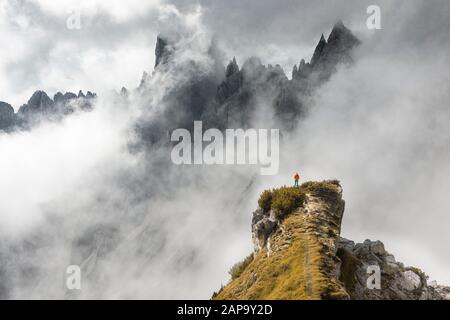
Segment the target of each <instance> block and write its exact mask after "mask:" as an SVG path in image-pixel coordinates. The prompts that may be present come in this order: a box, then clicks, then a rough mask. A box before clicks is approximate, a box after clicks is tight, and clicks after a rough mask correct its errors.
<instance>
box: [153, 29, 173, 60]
mask: <svg viewBox="0 0 450 320" xmlns="http://www.w3.org/2000/svg"><path fill="white" fill-rule="evenodd" d="M170 51H171V50H170V47H169V43H168V41H167V40H164V39H163V38H162V37H161V36H158V38H157V39H156V48H155V68H157V67H158V66H159V65H161V64H166V63H167V61H168V60H169V57H170Z"/></svg>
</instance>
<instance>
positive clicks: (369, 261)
mask: <svg viewBox="0 0 450 320" xmlns="http://www.w3.org/2000/svg"><path fill="white" fill-rule="evenodd" d="M342 194H343V189H342V187H341V185H340V183H339V181H335V180H333V181H323V182H307V183H304V184H303V185H302V186H301V187H300V188H289V187H282V188H279V189H273V190H267V191H265V192H263V194H262V195H261V197H260V199H259V201H258V209H257V210H256V211H255V212H254V213H253V219H252V239H253V244H254V253H253V254H251V255H250V256H248V257H247V258H246V259H245V260H244V261H242V262H241V263H238V264H236V265H235V266H234V267H232V268H231V270H230V274H231V276H232V279H231V281H230V282H229V283H228V284H227V285H226V286H225V287H223V288H222V289H221V290H220V291H219V292H218V293H215V294H214V295H213V298H215V299H224V300H241V299H250V300H254V299H255V300H266V299H275V300H278V299H280V300H297V299H300V300H303V299H307V300H309V299H313V300H317V299H356V300H361V299H362V300H380V299H387V300H391V299H410V300H419V299H422V300H423V299H429V300H442V299H450V288H448V287H444V286H438V285H437V284H433V285H429V284H428V282H427V276H426V275H425V274H424V273H423V272H422V271H421V270H420V269H418V268H413V267H405V266H404V265H403V264H402V263H400V262H397V261H396V260H395V258H394V256H393V255H391V254H390V253H389V252H387V251H386V249H385V247H384V245H383V243H382V242H380V241H370V240H366V241H365V242H364V243H359V244H355V243H354V242H353V241H350V240H347V239H344V238H341V237H340V232H341V224H342V221H343V214H344V209H345V201H344V200H343V199H342ZM374 266H376V267H378V268H379V269H380V276H381V277H382V278H381V281H380V286H381V287H380V288H372V287H369V286H367V283H368V281H367V280H368V277H369V275H370V274H371V273H370V274H369V275H368V272H367V270H368V268H369V267H371V268H373V267H374Z"/></svg>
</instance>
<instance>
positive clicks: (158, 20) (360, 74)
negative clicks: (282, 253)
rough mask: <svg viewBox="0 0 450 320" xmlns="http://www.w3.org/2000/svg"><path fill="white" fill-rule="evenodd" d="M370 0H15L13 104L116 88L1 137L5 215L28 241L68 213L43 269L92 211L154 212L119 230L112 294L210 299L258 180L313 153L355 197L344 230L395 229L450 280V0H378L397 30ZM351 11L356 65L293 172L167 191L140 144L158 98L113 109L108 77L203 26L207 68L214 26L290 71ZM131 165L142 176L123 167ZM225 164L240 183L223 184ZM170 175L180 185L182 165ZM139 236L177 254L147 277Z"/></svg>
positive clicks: (166, 82)
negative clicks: (147, 192)
mask: <svg viewBox="0 0 450 320" xmlns="http://www.w3.org/2000/svg"><path fill="white" fill-rule="evenodd" d="M370 4H373V1H356V0H355V1H337V0H334V1H323V0H318V1H303V0H297V1H293V0H292V1H291V0H289V1H288V0H282V1H268V0H249V1H237V0H230V1H187V2H186V1H164V0H161V1H159V0H151V1H145V2H143V1H137V0H129V1H127V2H126V4H125V3H124V2H123V1H118V0H117V1H106V0H104V1H103V0H93V1H50V0H46V1H41V0H29V1H13V0H0V38H1V39H2V50H1V52H0V101H6V102H9V103H11V104H12V105H13V106H14V107H15V108H16V110H17V108H18V107H20V105H21V104H23V103H25V102H26V101H27V100H28V98H29V97H30V96H31V94H32V93H33V92H34V91H35V90H38V89H43V90H45V91H47V92H48V93H49V94H50V95H51V94H54V93H56V92H57V91H73V92H78V90H80V89H81V90H84V91H87V90H90V91H95V92H97V93H99V94H100V96H101V97H102V98H101V99H100V101H99V103H98V106H97V107H96V109H95V111H94V112H92V113H87V114H79V115H76V116H74V117H70V118H68V119H66V120H64V121H63V122H62V123H59V124H49V125H45V126H40V127H39V128H37V129H34V130H33V132H21V133H17V134H12V135H0V155H1V157H0V176H1V177H2V184H1V186H0V194H2V195H5V194H6V195H7V196H6V197H5V199H8V201H0V211H1V213H2V214H1V216H0V229H3V230H9V231H11V230H12V231H11V234H12V237H19V238H20V237H22V236H24V234H25V235H27V232H28V230H29V228H31V227H32V226H36V225H39V223H41V222H42V221H43V220H45V217H46V214H48V212H64V213H59V214H57V215H56V217H57V218H56V220H55V221H56V222H55V221H53V220H52V221H53V222H51V223H49V224H46V227H45V228H43V229H42V230H44V231H45V230H47V229H46V228H48V229H49V230H51V231H52V232H55V237H54V238H52V241H53V242H52V243H54V245H52V246H51V248H52V251H51V253H52V254H53V257H54V261H55V262H54V263H51V264H48V265H47V266H46V269H45V271H46V272H47V271H49V270H50V271H54V270H58V267H59V265H58V263H62V264H63V263H65V262H66V261H68V260H70V257H68V254H69V253H68V252H67V250H66V249H67V247H68V243H71V241H73V238H76V231H77V230H78V229H77V226H78V228H79V230H83V232H84V229H83V228H82V227H80V226H81V225H84V224H86V223H89V224H90V223H92V224H94V225H95V224H96V223H97V222H98V221H99V220H102V221H106V222H104V223H105V224H108V223H110V224H111V225H112V226H113V227H114V228H116V227H117V223H118V222H117V221H122V220H121V219H125V218H124V217H123V215H124V212H127V213H128V212H129V213H132V215H133V217H134V216H136V217H141V215H142V213H144V212H151V214H149V216H148V218H147V220H149V221H147V220H146V221H145V223H144V225H148V226H155V225H156V226H158V230H153V229H151V228H150V229H151V230H152V232H142V234H141V233H138V232H137V231H136V230H134V229H133V228H132V227H133V223H135V222H133V221H129V220H127V219H125V220H124V221H126V223H124V225H125V226H124V227H123V229H120V232H118V237H119V239H122V240H123V239H125V240H123V241H122V240H121V241H119V242H120V243H122V245H121V246H119V248H118V250H119V252H120V254H119V258H118V259H117V260H116V261H109V262H110V263H109V264H107V265H105V267H104V268H101V270H103V271H104V272H105V273H106V274H107V275H108V276H109V277H112V278H114V277H115V276H116V275H117V274H125V276H124V279H125V280H127V282H126V283H125V282H120V281H119V282H116V283H115V284H114V285H105V284H103V285H105V288H106V289H105V290H104V292H105V296H106V297H117V295H116V293H115V292H117V290H118V289H123V290H124V292H126V294H129V295H130V296H138V297H149V296H150V297H163V298H173V297H176V298H183V297H186V296H187V295H188V294H191V297H193V298H209V296H208V294H210V293H211V292H212V291H213V290H216V289H217V288H218V287H220V282H221V281H222V282H225V281H226V280H227V270H228V269H229V267H230V266H231V265H232V264H233V263H234V262H236V261H238V260H240V259H241V258H243V257H245V256H246V255H247V254H248V253H249V252H250V250H251V242H250V241H249V240H250V234H249V225H250V219H251V216H250V213H251V210H254V209H255V208H254V207H255V204H256V199H257V196H258V194H259V192H260V191H261V190H263V189H264V188H267V187H273V186H275V185H283V184H286V181H290V179H291V174H292V172H295V171H297V170H298V167H299V163H300V167H301V172H302V179H306V180H309V179H311V180H320V179H327V178H337V179H340V180H341V181H342V184H343V187H344V199H345V200H346V204H347V206H346V212H345V214H344V225H343V236H345V237H348V238H351V239H353V240H355V241H364V240H365V239H366V238H371V239H372V240H377V239H380V240H382V241H383V242H384V243H385V245H386V248H387V249H388V251H391V252H392V253H394V254H395V256H396V257H397V259H398V260H399V261H403V262H405V263H406V264H410V265H415V266H419V267H421V268H422V269H423V270H424V271H426V272H427V273H428V274H430V275H431V278H432V279H437V280H438V281H440V282H442V283H446V284H450V275H449V273H448V265H449V264H450V255H449V251H448V250H447V248H446V245H447V243H448V242H449V237H448V230H447V229H448V226H449V225H450V218H449V217H448V212H449V210H450V205H449V204H448V202H447V201H446V198H447V191H448V190H450V183H449V182H448V179H447V177H448V176H449V174H450V165H449V163H450V161H448V160H449V158H450V150H449V148H448V146H449V142H450V132H449V131H450V130H449V129H448V125H447V123H448V121H447V119H448V118H449V116H450V110H449V109H448V105H449V102H450V87H449V83H450V81H449V80H450V79H449V75H448V72H447V69H448V68H446V66H448V65H449V62H450V61H449V59H450V58H449V56H448V52H450V39H449V38H450V34H449V33H448V30H450V21H449V19H448V16H449V14H450V4H449V3H448V1H444V0H442V1H439V0H433V1H419V0H408V1H406V0H397V1H387V0H386V1H377V4H378V5H379V6H380V8H381V21H382V22H381V23H382V29H381V30H368V29H367V27H366V19H367V17H368V15H367V13H366V9H367V6H368V5H370ZM77 12H79V13H80V15H79V17H80V20H79V21H80V29H70V28H68V27H67V23H68V19H69V20H70V19H71V18H73V15H74V14H75V15H76V14H77ZM338 20H343V22H344V23H345V25H346V26H347V27H349V28H350V29H351V30H352V31H353V32H354V33H355V34H356V35H357V36H358V37H359V38H360V39H361V41H362V45H361V46H360V48H358V49H357V51H356V52H355V65H354V66H353V67H351V68H350V69H347V68H342V69H340V70H339V71H338V72H337V73H336V74H335V75H334V76H333V78H332V79H331V80H330V82H328V83H327V84H325V85H324V86H323V87H322V88H321V90H320V91H319V92H318V94H317V96H316V97H314V98H315V99H314V108H313V110H312V112H311V113H310V114H309V115H308V117H307V118H306V119H305V120H304V121H303V122H302V123H301V125H300V127H299V129H298V131H296V132H295V133H294V134H292V135H291V136H290V137H288V141H289V144H290V145H291V146H292V148H293V149H295V150H298V152H296V153H295V155H294V156H292V153H291V152H289V153H288V154H286V153H284V154H282V163H283V166H282V168H281V170H280V173H279V174H278V175H276V176H273V177H270V178H267V179H265V180H258V182H257V183H256V184H257V187H256V188H255V189H254V190H252V191H250V192H247V193H246V192H244V191H245V190H247V189H246V186H247V184H248V182H249V181H248V179H247V176H246V173H245V172H242V171H241V170H239V169H236V170H235V171H234V169H233V170H232V171H231V173H230V172H229V171H226V170H225V171H217V172H215V171H214V172H210V171H209V170H206V171H207V172H191V173H189V174H188V175H187V176H186V180H185V181H184V183H186V185H187V186H189V188H188V189H189V192H185V190H181V191H178V192H175V194H174V195H172V196H168V195H167V193H168V192H167V190H166V189H165V188H164V187H161V190H160V189H159V188H160V187H159V185H158V182H160V181H159V180H158V177H157V174H154V172H152V170H154V169H155V168H154V167H153V164H149V165H143V163H142V159H140V158H139V156H135V155H130V154H129V153H127V152H125V150H126V145H127V143H128V140H127V139H128V138H129V136H130V132H129V131H128V130H129V127H128V126H129V125H130V124H131V123H133V121H134V120H135V117H137V116H139V115H142V114H143V113H144V114H145V112H146V110H140V109H139V107H136V108H135V109H136V110H134V109H133V110H131V111H130V110H127V109H125V108H124V106H120V105H119V106H114V107H112V102H111V101H110V100H109V98H108V97H109V94H108V92H110V91H111V90H120V88H121V87H122V86H125V87H127V88H134V87H136V86H137V85H138V84H139V82H140V80H141V76H142V73H143V71H147V72H151V71H152V70H153V65H154V47H155V42H156V36H157V34H159V33H161V32H162V33H169V32H180V31H183V32H184V31H186V30H187V31H189V32H190V31H192V30H194V31H195V32H196V34H200V35H204V36H201V37H198V39H197V40H196V41H193V42H192V43H193V45H194V47H191V48H189V50H187V51H186V52H187V55H188V58H189V57H193V56H195V58H196V59H197V60H198V61H204V62H205V66H206V67H207V66H208V63H209V62H208V59H207V58H206V57H205V55H206V54H205V51H206V48H208V46H207V45H205V44H209V43H210V42H211V41H214V43H215V44H216V45H217V46H218V48H220V51H221V52H222V54H221V55H220V57H219V59H221V60H222V62H223V63H226V62H227V61H228V60H230V59H232V57H233V56H236V58H237V60H238V63H239V64H240V65H242V62H243V61H244V59H246V58H247V57H250V56H253V55H256V56H258V57H260V58H261V60H262V62H263V63H265V64H268V63H271V64H277V63H278V64H280V65H281V66H282V67H283V68H284V69H285V71H286V73H287V74H288V76H289V74H290V72H291V69H292V67H293V65H294V64H296V63H298V62H299V61H300V59H302V58H306V59H309V58H310V57H311V55H312V52H313V50H314V48H315V45H316V44H317V42H318V41H319V39H320V35H321V34H322V33H324V34H325V36H327V35H328V34H329V32H330V30H331V28H332V26H333V25H334V23H336V22H337V21H338ZM70 21H73V20H70ZM177 81H180V79H176V78H170V79H166V78H158V77H156V78H154V79H153V80H152V84H153V85H154V87H155V89H154V91H153V93H154V94H155V97H156V98H155V101H156V102H155V104H157V101H158V93H159V92H163V91H164V90H166V89H167V88H172V87H173V86H175V85H176V83H177ZM136 105H139V103H136ZM159 107H164V106H159ZM128 111H130V112H128ZM154 156H155V158H158V157H160V156H164V155H161V154H154ZM155 161H156V160H155ZM130 171H131V172H134V173H133V174H132V176H131V177H128V176H127V175H125V174H124V172H130ZM244 171H245V170H244ZM178 173H180V172H178ZM124 176H127V178H126V179H125V180H124V179H123V177H124ZM141 177H145V179H146V180H148V181H141V179H142V178H141ZM211 177H214V179H212V178H211ZM217 177H219V180H220V181H221V186H228V187H227V188H228V189H227V190H228V192H221V193H214V194H212V193H211V192H210V190H211V188H215V187H216V179H217ZM168 179H169V181H171V183H173V184H174V185H175V184H178V183H179V182H178V180H177V176H176V174H175V173H174V174H173V176H172V175H171V176H170V177H168ZM138 182H139V183H142V184H143V186H144V187H142V189H145V187H148V188H149V189H152V190H153V189H158V194H159V196H158V197H157V198H153V199H148V200H144V201H142V200H138V199H136V198H137V197H139V196H142V194H141V192H142V190H138V192H136V194H132V193H130V192H124V190H128V191H129V189H130V187H129V186H128V185H127V183H128V184H130V185H132V186H134V185H136V184H137V183H138ZM230 186H231V187H230ZM131 189H132V188H131ZM138 189H139V188H138ZM169 189H170V188H169ZM170 192H173V190H172V189H170ZM242 195H245V198H244V199H243V198H242V197H243V196H242ZM205 199H206V200H205ZM118 203H119V204H118ZM230 203H233V204H235V205H234V206H230V205H229V204H230ZM231 207H232V208H231ZM188 209H189V210H188ZM244 213H245V214H246V215H245V214H244ZM60 217H65V218H64V221H65V222H64V223H63V226H64V227H61V226H60V225H59V224H58V223H59V222H58V221H59V220H58V219H60ZM114 219H116V220H117V221H116V222H113V220H114ZM136 219H137V218H136ZM55 225H57V226H59V227H55ZM74 226H75V227H74ZM114 228H112V230H115V229H114ZM120 228H122V227H120ZM55 230H56V231H55ZM58 230H65V231H67V234H63V233H62V231H58ZM130 230H131V231H130ZM50 233H51V232H49V234H50ZM153 233H155V235H153ZM114 234H115V233H114ZM150 234H151V235H150ZM192 234H194V235H195V234H197V235H201V236H198V237H193V236H192ZM27 236H28V235H27ZM35 237H37V236H35V235H32V238H33V239H34V238H35ZM140 237H144V238H145V237H150V238H151V239H152V241H150V243H151V245H150V247H151V248H148V250H149V252H151V249H152V248H154V247H155V246H156V247H158V246H159V245H160V246H161V248H162V249H161V250H162V254H161V255H160V256H159V260H158V261H159V262H158V263H154V262H152V263H151V264H150V265H151V268H150V269H151V270H152V272H151V274H145V276H143V277H142V278H137V279H136V278H133V277H134V275H135V273H136V272H139V268H142V270H147V269H145V268H146V267H147V265H146V263H148V262H146V260H145V259H143V258H142V257H141V256H139V255H137V254H136V256H132V258H135V259H136V260H135V261H134V262H135V265H136V266H135V268H131V269H130V270H127V269H124V268H123V266H122V265H121V263H120V262H121V261H126V260H127V259H130V256H128V255H127V254H129V253H127V251H129V252H141V251H142V250H143V249H142V248H140V247H138V248H136V247H134V246H133V247H132V248H131V249H132V250H131V249H130V247H128V246H132V244H131V243H133V241H132V239H136V238H137V239H141V238H140ZM38 238H39V239H42V236H40V237H38ZM130 238H131V240H130ZM44 239H46V238H45V237H44ZM205 239H208V240H209V241H206V240H205ZM49 241H50V240H49ZM142 242H145V241H142ZM243 243H245V244H243ZM158 248H159V247H158ZM199 248H201V249H199ZM127 249H130V250H127ZM194 249H197V250H194ZM191 250H192V257H191V258H189V259H191V260H192V261H191V260H189V259H188V260H189V261H188V262H186V261H184V262H185V263H186V264H187V266H188V267H186V269H184V270H183V271H184V272H179V270H177V269H176V267H175V266H176V264H177V263H179V260H177V259H179V258H180V256H182V257H183V259H186V257H185V255H182V254H181V252H183V253H186V252H188V253H189V252H190V251H191ZM144 252H146V253H147V251H145V250H144ZM26 261H28V263H30V264H34V263H36V261H41V262H42V261H48V257H47V256H46V255H45V254H44V253H42V252H38V251H36V253H35V255H33V256H31V257H28V258H27V260H26ZM169 266H170V267H169ZM108 270H109V271H108ZM47 273H48V274H51V272H47ZM47 273H46V274H47ZM50 278H51V277H50ZM130 279H133V281H131V280H130ZM50 280H51V279H50ZM50 280H49V281H50ZM144 280H145V281H144ZM141 282H145V283H146V284H147V287H145V286H142V284H140V283H141ZM46 284H47V282H45V281H43V282H42V284H41V285H42V286H43V287H44V286H45V285H46ZM25 289H28V288H26V287H25V288H21V287H19V288H18V291H17V292H16V293H15V294H16V296H18V297H24V296H27V295H26V292H27V291H26V290H25ZM38 289H42V290H43V291H44V292H45V296H50V297H54V296H56V297H58V296H59V294H60V292H59V291H58V290H56V291H55V292H50V291H46V290H44V289H43V288H42V287H37V289H36V292H33V295H34V296H38V297H39V296H40V294H44V293H39V290H38ZM22 290H25V291H22ZM119 291H120V290H119ZM92 292H94V293H93V296H95V290H93V291H92Z"/></svg>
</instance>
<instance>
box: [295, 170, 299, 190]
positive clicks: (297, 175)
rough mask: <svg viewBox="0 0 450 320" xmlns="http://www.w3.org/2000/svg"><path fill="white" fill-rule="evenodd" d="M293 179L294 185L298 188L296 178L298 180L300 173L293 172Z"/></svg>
mask: <svg viewBox="0 0 450 320" xmlns="http://www.w3.org/2000/svg"><path fill="white" fill-rule="evenodd" d="M294 180H295V183H294V187H295V188H298V180H300V175H299V174H298V173H296V174H295V176H294Z"/></svg>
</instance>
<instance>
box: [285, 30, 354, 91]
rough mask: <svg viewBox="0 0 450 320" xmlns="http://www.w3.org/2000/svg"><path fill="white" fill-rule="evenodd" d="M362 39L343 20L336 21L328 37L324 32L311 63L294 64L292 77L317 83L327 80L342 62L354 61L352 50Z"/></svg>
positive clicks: (303, 61)
mask: <svg viewBox="0 0 450 320" xmlns="http://www.w3.org/2000/svg"><path fill="white" fill-rule="evenodd" d="M359 43H360V41H359V40H358V39H357V38H356V37H355V36H354V35H353V34H352V32H351V31H350V30H349V29H347V28H346V27H345V26H344V24H343V23H342V21H339V22H338V23H336V24H335V25H334V27H333V29H332V31H331V33H330V35H329V37H328V40H325V36H324V35H323V34H322V36H321V38H320V40H319V43H318V44H317V47H316V49H315V51H314V54H313V57H312V59H311V62H310V63H306V62H305V60H302V61H300V64H299V66H298V67H297V66H294V70H293V71H292V78H293V79H294V80H297V81H301V80H304V79H308V81H310V82H312V83H314V84H315V85H317V84H319V83H321V82H323V81H326V80H328V79H329V78H330V76H331V75H332V74H333V73H334V72H335V71H336V67H337V66H338V65H339V64H341V63H351V62H352V61H353V59H352V55H351V52H352V50H353V48H354V47H356V46H358V45H359Z"/></svg>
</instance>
